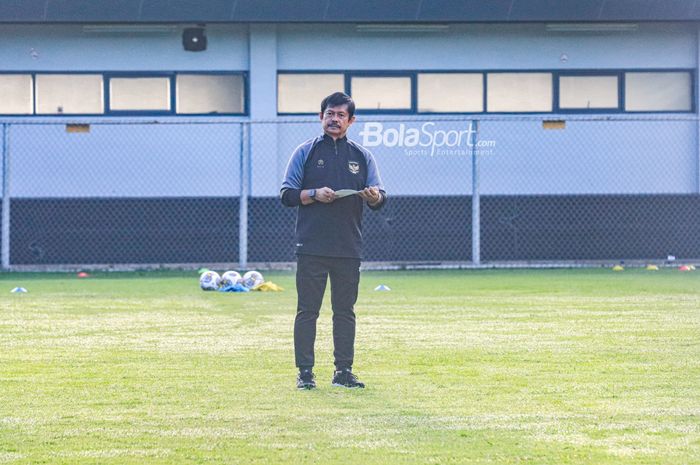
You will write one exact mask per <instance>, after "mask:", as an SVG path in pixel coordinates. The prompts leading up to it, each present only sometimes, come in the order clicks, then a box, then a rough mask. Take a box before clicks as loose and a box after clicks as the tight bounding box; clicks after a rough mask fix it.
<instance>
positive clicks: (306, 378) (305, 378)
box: [297, 370, 316, 389]
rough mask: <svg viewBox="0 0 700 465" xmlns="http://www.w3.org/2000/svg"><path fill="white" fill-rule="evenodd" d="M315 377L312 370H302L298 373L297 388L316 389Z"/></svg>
mask: <svg viewBox="0 0 700 465" xmlns="http://www.w3.org/2000/svg"><path fill="white" fill-rule="evenodd" d="M315 379H316V377H315V376H314V373H313V372H312V371H311V370H300V371H299V374H298V375H297V389H316V381H315Z"/></svg>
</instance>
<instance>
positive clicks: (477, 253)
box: [470, 120, 481, 265]
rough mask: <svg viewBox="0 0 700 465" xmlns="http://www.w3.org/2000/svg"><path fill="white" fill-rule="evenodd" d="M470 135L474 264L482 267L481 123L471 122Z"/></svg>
mask: <svg viewBox="0 0 700 465" xmlns="http://www.w3.org/2000/svg"><path fill="white" fill-rule="evenodd" d="M470 124H471V128H470V132H471V134H470V135H473V139H472V144H471V156H472V263H473V264H474V265H481V217H480V210H481V202H480V198H479V155H478V151H477V148H476V144H477V141H478V140H479V121H477V120H472V121H471V122H470Z"/></svg>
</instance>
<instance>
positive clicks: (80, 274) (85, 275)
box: [78, 271, 90, 278]
mask: <svg viewBox="0 0 700 465" xmlns="http://www.w3.org/2000/svg"><path fill="white" fill-rule="evenodd" d="M89 277H90V275H89V274H87V273H86V272H84V271H81V272H80V273H78V278H89Z"/></svg>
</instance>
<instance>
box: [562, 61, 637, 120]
mask: <svg viewBox="0 0 700 465" xmlns="http://www.w3.org/2000/svg"><path fill="white" fill-rule="evenodd" d="M624 73H625V72H624V71H623V72H620V71H612V70H600V71H598V70H572V71H559V72H558V73H556V76H555V83H554V103H555V106H554V107H553V108H554V112H555V113H563V114H571V113H573V114H581V113H584V114H590V113H601V114H603V113H608V114H609V113H625V107H624V104H625V74H624ZM598 76H601V77H611V76H612V77H616V78H617V108H590V109H589V108H561V106H560V101H559V97H560V95H561V93H560V90H561V88H560V79H561V78H562V77H598Z"/></svg>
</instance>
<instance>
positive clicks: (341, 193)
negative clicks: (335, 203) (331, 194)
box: [335, 189, 360, 199]
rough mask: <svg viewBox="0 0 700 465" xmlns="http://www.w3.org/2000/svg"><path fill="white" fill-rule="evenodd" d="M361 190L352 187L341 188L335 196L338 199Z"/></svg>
mask: <svg viewBox="0 0 700 465" xmlns="http://www.w3.org/2000/svg"><path fill="white" fill-rule="evenodd" d="M359 192H360V191H354V190H352V189H341V190H339V191H335V198H336V199H342V198H343V197H347V196H348V195H355V194H358V193H359Z"/></svg>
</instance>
